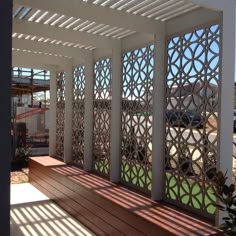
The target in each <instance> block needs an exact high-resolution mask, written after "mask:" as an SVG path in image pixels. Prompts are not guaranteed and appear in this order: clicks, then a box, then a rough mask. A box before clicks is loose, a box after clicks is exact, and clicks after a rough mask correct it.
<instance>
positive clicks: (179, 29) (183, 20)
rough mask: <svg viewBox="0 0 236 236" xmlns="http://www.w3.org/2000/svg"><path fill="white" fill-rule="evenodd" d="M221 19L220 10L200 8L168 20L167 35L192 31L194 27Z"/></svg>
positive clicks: (217, 21)
mask: <svg viewBox="0 0 236 236" xmlns="http://www.w3.org/2000/svg"><path fill="white" fill-rule="evenodd" d="M199 16H201V17H199ZM220 20H221V13H220V12H218V11H212V10H208V9H206V8H200V9H197V10H195V11H193V12H189V13H187V14H184V15H181V16H179V17H177V18H174V19H173V20H169V21H168V22H166V35H167V36H171V35H174V34H180V33H181V34H184V33H187V32H190V31H191V32H192V31H193V30H194V29H199V27H203V26H205V25H209V24H213V23H219V22H220Z"/></svg>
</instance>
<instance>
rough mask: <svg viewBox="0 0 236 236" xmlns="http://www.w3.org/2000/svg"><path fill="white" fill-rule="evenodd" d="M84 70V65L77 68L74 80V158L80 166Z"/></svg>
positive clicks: (82, 150)
mask: <svg viewBox="0 0 236 236" xmlns="http://www.w3.org/2000/svg"><path fill="white" fill-rule="evenodd" d="M84 70H85V67H84V66H80V67H78V68H75V69H74V81H73V82H74V83H73V95H74V96H73V120H72V122H73V128H72V159H73V163H74V164H76V165H78V166H80V167H83V164H84V97H85V95H84V92H85V74H84Z"/></svg>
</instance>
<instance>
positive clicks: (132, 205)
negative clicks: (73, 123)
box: [30, 156, 221, 236]
mask: <svg viewBox="0 0 236 236" xmlns="http://www.w3.org/2000/svg"><path fill="white" fill-rule="evenodd" d="M30 182H31V183H32V184H33V185H35V187H37V188H39V190H41V191H42V192H44V193H45V194H46V195H48V197H50V198H51V199H53V200H55V201H56V202H57V203H58V204H59V205H60V206H62V205H63V206H62V207H63V208H64V209H65V210H67V211H68V212H69V213H70V214H72V215H73V216H74V217H76V218H77V219H78V220H81V223H84V224H85V225H86V226H87V227H88V228H90V229H91V230H92V231H93V232H95V233H96V234H97V235H137V236H139V235H150V236H151V235H160V236H161V235H179V236H180V235H181V236H182V235H186V236H187V235H188V236H189V235H221V233H220V231H219V230H217V229H216V228H215V227H214V226H212V225H211V224H210V223H209V222H207V221H205V220H201V219H199V218H196V217H193V216H192V215H190V214H187V213H186V212H184V211H180V210H179V209H177V208H175V207H173V206H171V205H168V204H166V203H163V202H154V201H152V200H150V199H148V198H147V197H145V196H143V195H141V194H138V193H136V192H133V191H131V190H129V189H127V188H124V187H122V186H119V185H117V184H114V183H111V182H109V181H107V180H105V179H103V178H100V177H98V176H96V175H94V174H91V173H88V172H85V171H83V170H81V169H79V168H78V167H76V166H73V165H66V164H64V163H63V162H61V161H59V160H56V159H53V158H51V157H45V156H44V157H33V158H31V160H30ZM40 188H41V189H40ZM49 195H50V196H49ZM79 218H80V219H79ZM157 232H158V234H157Z"/></svg>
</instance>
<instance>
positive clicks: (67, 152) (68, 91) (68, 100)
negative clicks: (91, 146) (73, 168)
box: [50, 62, 73, 164]
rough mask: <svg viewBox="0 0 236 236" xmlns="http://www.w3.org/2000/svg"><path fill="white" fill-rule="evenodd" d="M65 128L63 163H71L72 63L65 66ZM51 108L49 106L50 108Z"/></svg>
mask: <svg viewBox="0 0 236 236" xmlns="http://www.w3.org/2000/svg"><path fill="white" fill-rule="evenodd" d="M64 71H65V77H66V81H65V82H66V86H65V126H64V162H65V163H67V164H69V163H71V162H72V117H73V67H72V62H70V63H68V64H67V65H65V68H64ZM50 107H51V106H50Z"/></svg>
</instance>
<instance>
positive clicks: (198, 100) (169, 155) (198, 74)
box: [165, 25, 220, 218]
mask: <svg viewBox="0 0 236 236" xmlns="http://www.w3.org/2000/svg"><path fill="white" fill-rule="evenodd" d="M167 57H168V63H167V81H166V83H167V84H166V85H167V89H166V93H167V94H166V103H167V104H166V135H165V139H166V141H165V143H166V146H165V172H166V175H165V200H167V201H169V202H172V203H174V204H177V205H179V206H181V207H183V208H187V209H188V210H191V211H194V212H197V213H199V214H201V215H204V216H206V217H209V218H213V217H214V213H215V207H214V205H213V203H214V202H215V200H216V199H215V196H214V195H213V187H212V186H213V184H212V176H213V175H214V173H215V171H216V156H217V121H218V87H219V74H220V73H219V70H220V63H219V59H220V29H219V25H212V26H209V27H206V28H202V29H199V30H196V31H194V32H190V33H187V34H183V35H181V36H177V37H173V38H171V39H169V40H168V42H167Z"/></svg>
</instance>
